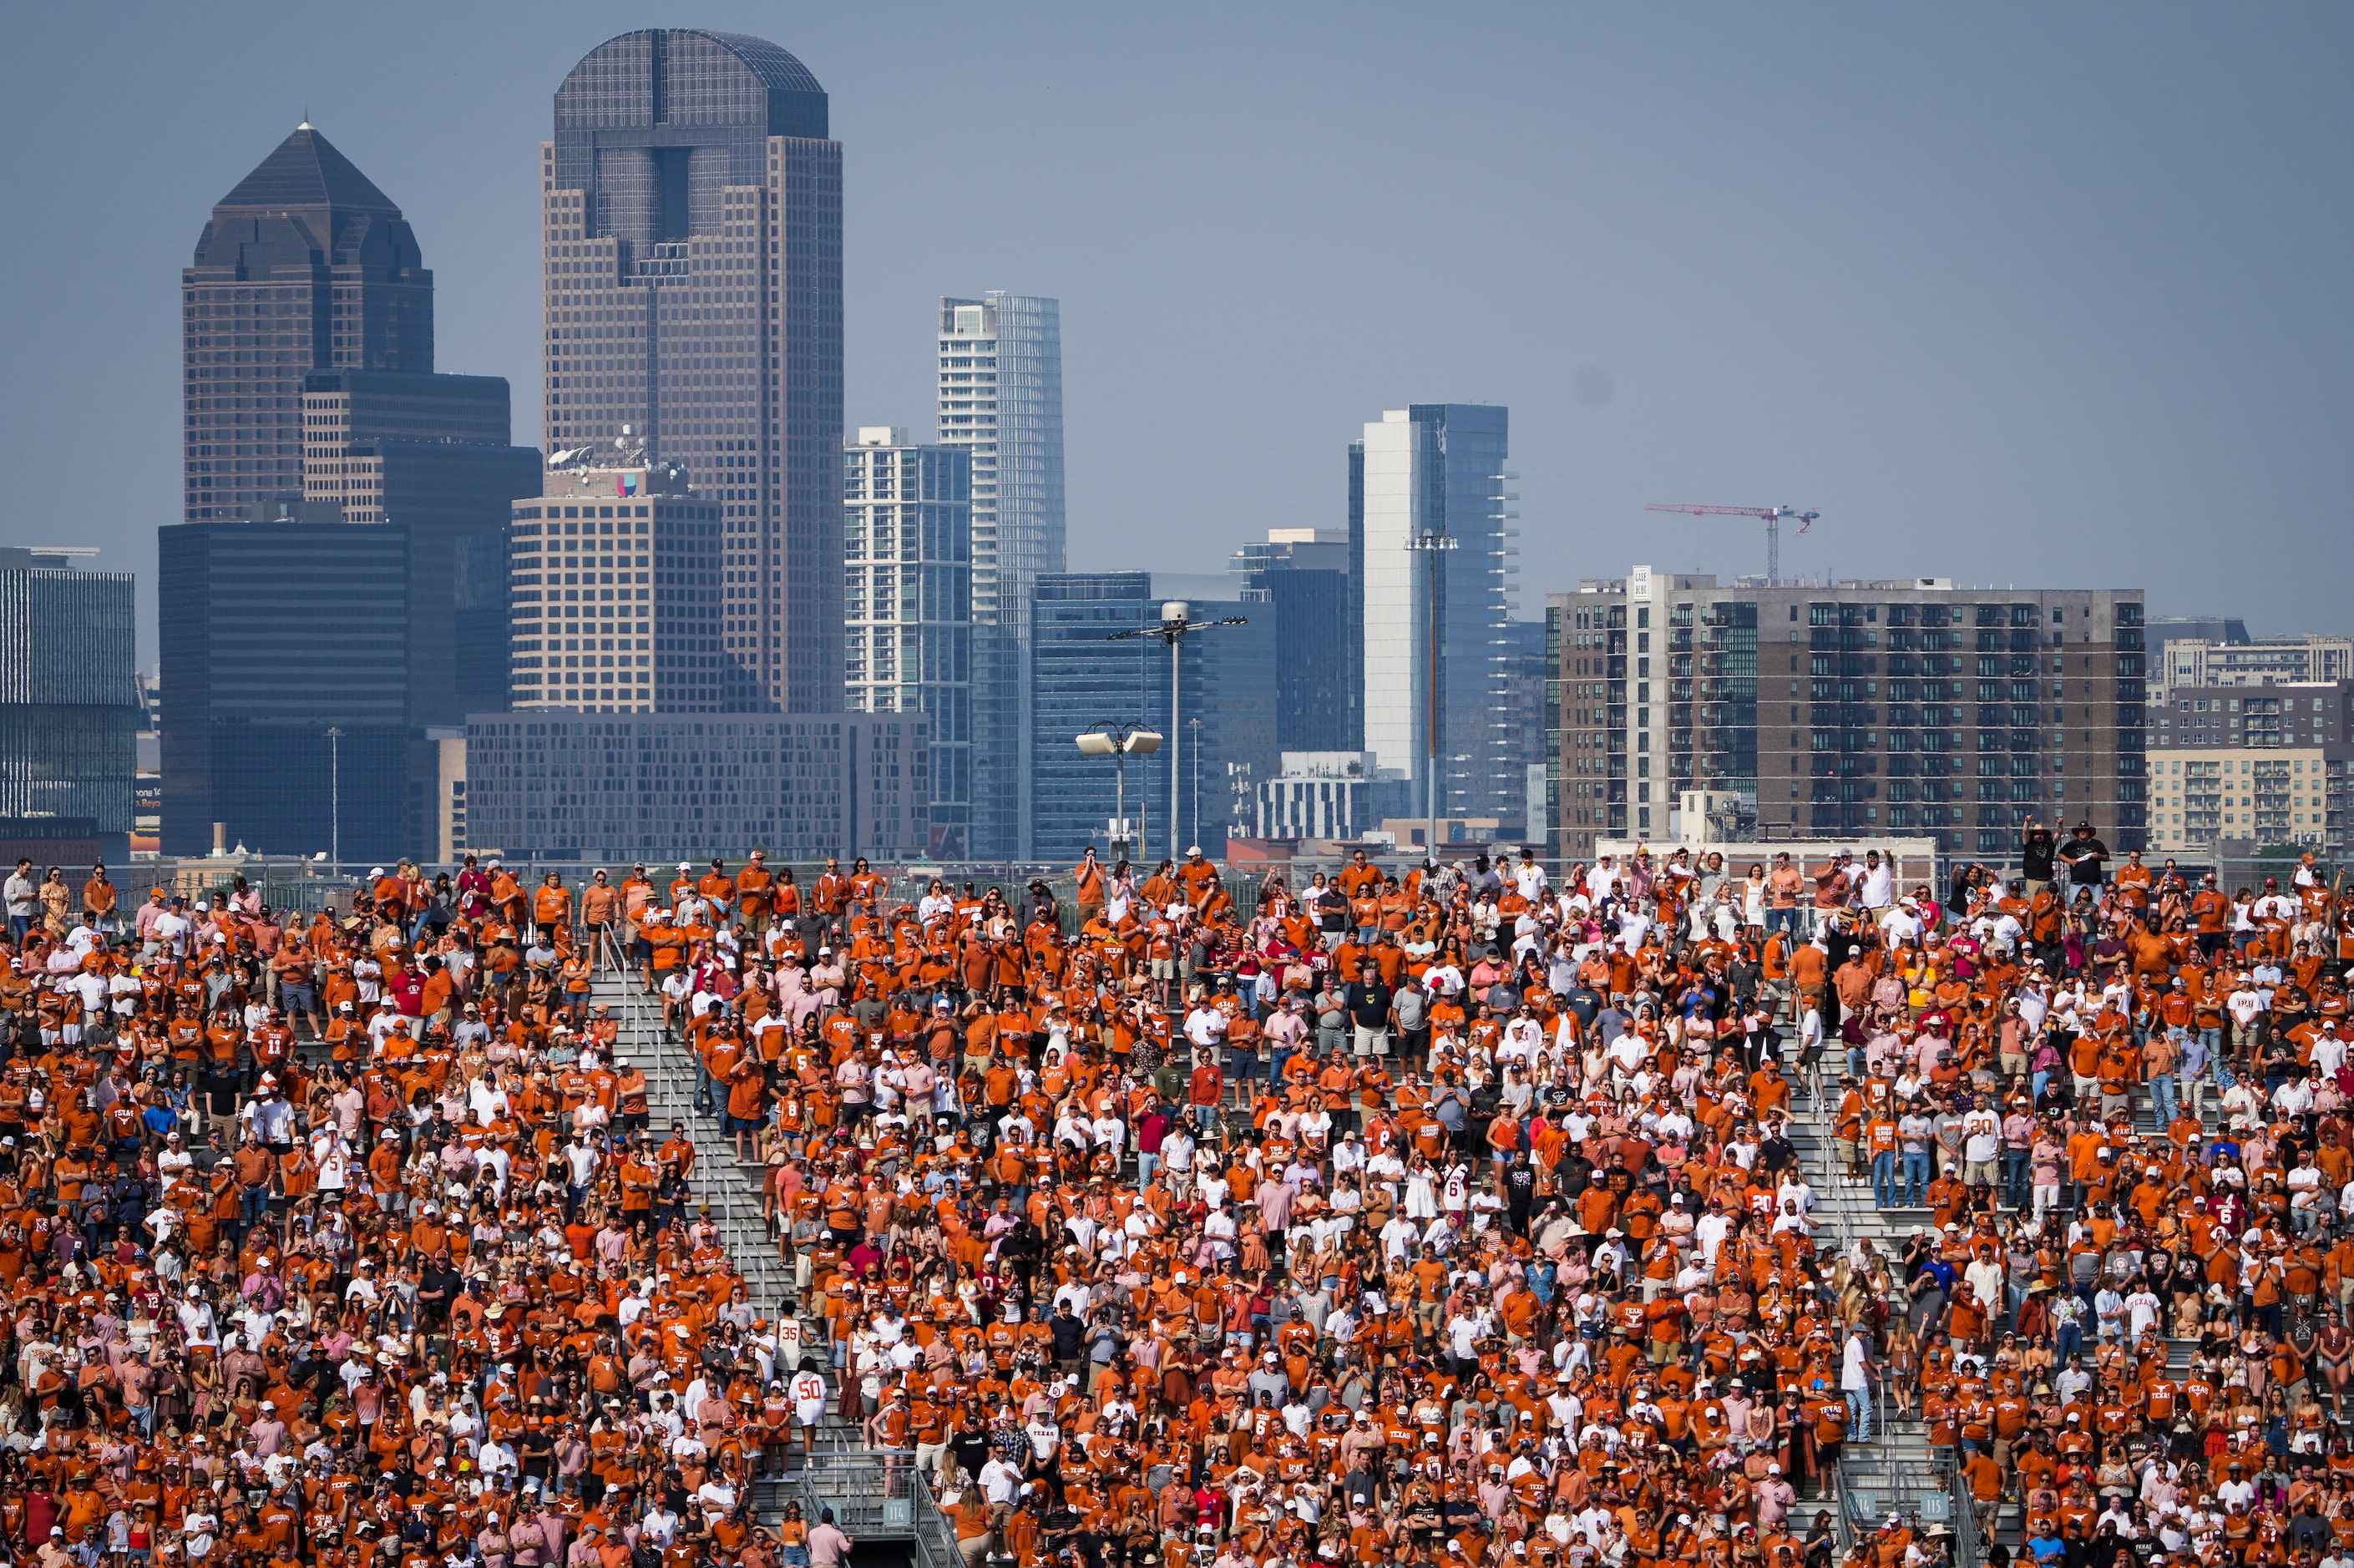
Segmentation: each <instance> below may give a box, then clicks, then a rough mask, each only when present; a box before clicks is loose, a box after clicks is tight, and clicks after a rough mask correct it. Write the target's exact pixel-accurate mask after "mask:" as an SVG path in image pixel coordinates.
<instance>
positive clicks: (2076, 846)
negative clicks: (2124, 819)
mask: <svg viewBox="0 0 2354 1568" xmlns="http://www.w3.org/2000/svg"><path fill="white" fill-rule="evenodd" d="M2060 858H2061V859H2062V860H2064V861H2066V862H2067V863H2068V870H2069V874H2071V875H2073V877H2074V878H2075V879H2076V880H2077V881H2078V882H2098V881H2100V880H2101V867H2102V866H2104V865H2105V864H2106V863H2108V858H2109V846H2108V845H2106V844H2105V843H2103V842H2101V841H2100V837H2099V835H2098V834H2094V833H2087V834H2085V835H2084V837H2082V838H2071V839H2070V840H2069V841H2068V842H2066V843H2064V844H2062V845H2061V846H2060Z"/></svg>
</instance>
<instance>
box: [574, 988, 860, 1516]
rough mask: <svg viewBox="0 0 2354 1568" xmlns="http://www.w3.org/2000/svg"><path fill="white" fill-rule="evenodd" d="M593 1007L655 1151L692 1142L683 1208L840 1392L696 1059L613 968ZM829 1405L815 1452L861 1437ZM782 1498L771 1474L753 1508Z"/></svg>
mask: <svg viewBox="0 0 2354 1568" xmlns="http://www.w3.org/2000/svg"><path fill="white" fill-rule="evenodd" d="M591 1001H592V1002H593V1003H595V1004H599V1005H602V1006H605V1007H608V1008H610V1009H611V1010H612V1014H613V1016H614V1017H615V1018H616V1019H618V1020H620V1039H619V1042H618V1047H617V1049H616V1052H615V1056H616V1059H617V1060H620V1061H625V1062H628V1063H630V1064H631V1065H634V1066H637V1067H640V1068H642V1069H643V1070H644V1072H645V1075H646V1108H647V1111H648V1113H649V1117H650V1120H649V1122H648V1124H647V1134H648V1136H649V1138H650V1139H652V1141H653V1143H654V1144H655V1145H656V1146H659V1145H660V1144H661V1143H662V1142H663V1140H664V1139H667V1138H669V1136H670V1133H671V1128H673V1127H674V1126H681V1127H684V1128H685V1129H686V1136H687V1140H688V1141H689V1142H691V1143H693V1144H694V1145H695V1169H694V1171H693V1172H692V1173H691V1174H690V1176H689V1177H688V1186H689V1188H690V1190H691V1191H692V1192H693V1199H692V1203H691V1208H690V1212H691V1213H692V1212H695V1210H699V1209H700V1208H702V1207H705V1206H707V1207H708V1208H709V1209H710V1211H711V1218H712V1220H713V1221H714V1222H715V1223H716V1224H717V1225H718V1227H719V1232H720V1237H721V1241H722V1244H723V1245H725V1246H726V1249H727V1255H728V1256H729V1257H730V1258H731V1259H733V1260H734V1262H735V1265H736V1268H737V1273H738V1274H740V1275H741V1276H742V1277H743V1278H744V1283H745V1286H746V1288H747V1290H748V1293H749V1294H750V1297H751V1300H752V1306H753V1310H754V1315H755V1316H756V1317H759V1318H766V1319H771V1320H779V1319H785V1318H794V1319H796V1320H797V1321H798V1322H799V1324H800V1326H801V1345H802V1352H801V1353H802V1356H803V1357H804V1358H805V1359H811V1360H814V1361H816V1363H817V1365H818V1366H819V1368H820V1369H821V1370H822V1372H824V1374H825V1379H826V1383H827V1387H828V1389H829V1390H830V1391H833V1392H836V1393H838V1383H839V1374H838V1372H836V1370H835V1368H834V1367H833V1365H832V1351H831V1349H830V1347H829V1346H828V1344H827V1341H826V1326H825V1323H824V1321H823V1320H822V1319H818V1318H813V1317H809V1316H805V1315H803V1312H804V1309H805V1308H807V1306H808V1305H809V1304H808V1303H807V1302H806V1301H802V1300H800V1299H799V1298H797V1297H796V1295H795V1292H794V1289H793V1266H792V1265H791V1264H790V1263H788V1262H787V1261H785V1258H784V1255H783V1252H782V1249H781V1247H780V1246H779V1242H778V1240H777V1239H776V1237H775V1236H773V1235H772V1234H770V1232H769V1224H768V1222H767V1220H766V1219H764V1218H763V1217H762V1213H761V1184H762V1181H763V1180H764V1178H765V1172H764V1171H763V1169H762V1168H761V1166H760V1165H759V1164H758V1162H756V1161H752V1160H737V1158H736V1143H735V1139H732V1138H730V1137H729V1136H728V1135H727V1134H726V1131H725V1130H724V1129H723V1128H722V1127H721V1124H720V1121H719V1118H717V1117H716V1116H700V1115H697V1114H696V1112H695V1062H694V1057H693V1054H692V1053H691V1052H690V1051H689V1050H688V1048H687V1047H686V1045H685V1044H683V1043H682V1042H679V1041H677V1040H674V1039H671V1038H668V1037H666V1036H665V1034H664V1033H663V1027H662V1008H661V1006H660V1004H659V1002H658V1001H655V1000H654V999H651V998H648V997H647V996H646V995H645V994H644V992H643V991H642V988H641V987H640V985H639V984H638V981H637V980H636V979H635V978H634V977H630V978H627V979H624V978H623V977H622V976H620V975H619V974H617V973H615V972H613V971H611V970H607V971H605V972H603V973H601V974H599V976H598V977H597V980H596V984H595V987H594V989H593V991H592V993H591ZM792 1371H793V1369H792V1368H791V1367H789V1366H780V1367H779V1374H778V1375H779V1376H780V1377H789V1376H790V1375H791V1373H792ZM834 1404H835V1402H834V1401H833V1400H832V1399H829V1401H828V1410H827V1414H826V1418H825V1420H824V1422H823V1423H822V1424H821V1425H820V1426H819V1428H818V1430H817V1432H816V1434H815V1440H814V1442H813V1444H812V1445H811V1446H812V1447H813V1448H814V1449H816V1450H817V1451H818V1452H820V1453H825V1452H829V1451H838V1450H842V1449H845V1448H848V1447H851V1446H854V1445H855V1444H856V1443H857V1441H858V1428H857V1426H856V1425H854V1424H853V1423H851V1422H847V1421H843V1420H842V1419H841V1418H840V1416H839V1415H837V1414H834ZM794 1454H795V1457H796V1459H797V1460H798V1459H799V1458H800V1457H801V1450H800V1449H799V1448H796V1449H795V1450H794ZM788 1499H793V1500H804V1501H805V1500H806V1499H804V1497H803V1488H802V1487H801V1486H800V1485H799V1484H797V1482H796V1481H795V1480H794V1479H792V1478H770V1479H768V1480H764V1481H762V1482H761V1483H760V1484H759V1488H758V1493H757V1494H756V1497H755V1504H756V1507H757V1509H758V1511H759V1513H760V1514H761V1516H762V1517H763V1518H769V1519H773V1518H775V1517H776V1516H777V1515H778V1513H779V1511H780V1510H782V1508H783V1506H784V1503H785V1502H786V1501H787V1500H788ZM811 1517H812V1518H814V1517H815V1515H814V1514H813V1513H812V1514H811Z"/></svg>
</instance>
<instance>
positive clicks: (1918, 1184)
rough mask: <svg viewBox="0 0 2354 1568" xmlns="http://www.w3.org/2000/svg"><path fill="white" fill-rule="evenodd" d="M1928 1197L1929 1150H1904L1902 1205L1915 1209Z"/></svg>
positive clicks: (1926, 1200)
mask: <svg viewBox="0 0 2354 1568" xmlns="http://www.w3.org/2000/svg"><path fill="white" fill-rule="evenodd" d="M1928 1198H1929V1151H1928V1150H1925V1149H1924V1150H1910V1149H1908V1150H1905V1151H1904V1206H1905V1207H1906V1208H1908V1209H1917V1208H1919V1207H1920V1206H1921V1205H1922V1204H1923V1203H1925V1202H1928Z"/></svg>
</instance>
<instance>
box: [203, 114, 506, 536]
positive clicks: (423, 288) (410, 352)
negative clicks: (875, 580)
mask: <svg viewBox="0 0 2354 1568" xmlns="http://www.w3.org/2000/svg"><path fill="white" fill-rule="evenodd" d="M180 314H181V334H182V359H183V366H184V369H183V390H184V394H185V397H186V406H187V407H186V420H185V429H186V443H187V451H186V493H187V500H186V519H187V521H189V522H191V523H197V522H203V521H207V520H209V519H214V518H223V517H262V516H273V515H276V509H277V503H280V502H295V501H300V500H301V499H302V471H303V470H302V463H303V450H302V449H303V444H304V443H303V423H302V420H303V412H302V387H303V380H304V377H306V376H309V375H310V373H311V372H313V371H314V370H346V369H348V370H402V371H412V372H429V371H431V370H432V368H433V274H432V273H430V272H429V271H427V270H425V261H424V258H423V257H422V256H421V255H420V254H419V250H418V248H417V237H416V236H415V235H414V234H412V233H410V232H409V228H408V224H407V223H406V222H404V221H403V220H402V218H401V216H400V208H398V207H395V206H394V205H393V204H392V200H391V198H390V197H388V196H386V195H385V194H384V193H383V192H382V191H380V190H378V189H376V185H375V184H374V183H373V182H372V181H370V180H369V178H368V177H367V176H366V175H364V174H362V173H360V172H359V170H358V169H356V168H355V167H353V166H352V162H351V160H350V159H348V158H346V157H345V156H344V155H343V154H341V153H339V152H337V151H336V150H335V149H334V146H333V145H332V144H331V143H329V142H328V141H327V139H326V138H325V137H324V136H322V135H320V134H319V132H317V131H315V130H313V128H312V126H311V123H310V122H308V121H305V122H302V124H301V125H300V126H298V127H296V128H295V131H294V132H293V134H292V135H290V136H288V137H287V138H286V140H285V141H283V142H281V143H279V144H278V147H277V150H276V151H274V152H272V153H271V154H270V156H268V157H267V158H264V159H263V160H262V161H261V163H260V166H258V167H257V168H255V169H254V171H253V172H252V173H251V174H249V175H246V176H245V178H244V179H242V180H240V181H239V182H238V185H237V188H236V189H235V190H232V191H230V192H229V193H228V196H223V197H222V198H221V200H220V202H219V204H218V205H217V206H216V207H214V208H213V216H212V220H211V221H210V222H209V223H207V225H206V226H205V231H204V233H203V234H202V235H200V236H199V237H198V238H197V239H196V260H194V262H193V263H191V264H190V265H189V266H188V267H187V268H186V270H184V271H182V272H181V274H180ZM499 440H500V442H501V444H503V445H504V442H505V440H506V438H505V435H504V431H502V433H501V435H500V437H499Z"/></svg>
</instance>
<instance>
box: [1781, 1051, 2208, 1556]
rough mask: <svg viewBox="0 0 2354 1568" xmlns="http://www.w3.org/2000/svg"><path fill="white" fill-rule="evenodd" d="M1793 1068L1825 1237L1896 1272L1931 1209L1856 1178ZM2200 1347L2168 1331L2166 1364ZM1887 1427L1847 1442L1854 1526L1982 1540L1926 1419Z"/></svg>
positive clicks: (1800, 1139) (1801, 1148)
mask: <svg viewBox="0 0 2354 1568" xmlns="http://www.w3.org/2000/svg"><path fill="white" fill-rule="evenodd" d="M1824 1065H1825V1067H1826V1068H1827V1069H1829V1071H1828V1072H1827V1074H1826V1082H1825V1083H1824V1085H1823V1089H1824V1093H1825V1096H1826V1098H1827V1099H1835V1097H1836V1096H1837V1095H1838V1093H1839V1090H1838V1073H1837V1068H1836V1058H1826V1060H1825V1063H1824ZM1790 1077H1791V1078H1792V1080H1793V1082H1794V1084H1796V1085H1797V1087H1796V1088H1795V1090H1794V1093H1793V1100H1792V1117H1791V1124H1790V1141H1791V1144H1792V1146H1793V1147H1794V1148H1795V1149H1796V1150H1797V1154H1798V1160H1799V1164H1800V1167H1801V1169H1803V1170H1804V1171H1806V1173H1807V1180H1808V1184H1809V1185H1810V1186H1812V1187H1813V1188H1814V1190H1815V1211H1814V1212H1815V1219H1816V1229H1815V1236H1816V1240H1817V1242H1818V1243H1819V1244H1829V1243H1831V1242H1834V1241H1836V1242H1837V1243H1838V1244H1839V1245H1840V1246H1841V1247H1843V1248H1844V1247H1847V1246H1850V1245H1853V1244H1854V1243H1856V1242H1858V1241H1861V1240H1864V1239H1869V1240H1870V1241H1871V1242H1872V1245H1874V1247H1875V1248H1877V1249H1878V1251H1879V1252H1880V1253H1881V1254H1882V1255H1883V1256H1885V1257H1886V1258H1888V1260H1889V1263H1890V1268H1891V1272H1892V1273H1894V1272H1896V1271H1897V1269H1898V1266H1899V1262H1900V1260H1901V1259H1902V1258H1903V1253H1904V1248H1905V1246H1906V1245H1907V1244H1908V1243H1909V1241H1910V1240H1911V1238H1912V1234H1913V1232H1914V1229H1915V1228H1916V1227H1922V1228H1925V1227H1927V1226H1929V1225H1931V1224H1934V1221H1933V1220H1932V1218H1931V1215H1930V1212H1929V1210H1928V1209H1926V1208H1903V1207H1895V1208H1887V1209H1883V1208H1881V1207H1879V1206H1878V1205H1877V1204H1876V1203H1875V1202H1873V1198H1872V1181H1871V1178H1870V1176H1869V1175H1866V1176H1865V1177H1863V1178H1861V1180H1857V1181H1850V1180H1849V1179H1848V1177H1847V1175H1846V1172H1845V1170H1844V1167H1843V1165H1842V1164H1841V1162H1840V1160H1839V1158H1838V1155H1837V1152H1836V1150H1834V1148H1833V1146H1832V1142H1831V1139H1830V1134H1829V1118H1828V1116H1826V1115H1825V1114H1824V1109H1826V1108H1828V1107H1818V1105H1817V1103H1816V1100H1815V1097H1814V1096H1813V1094H1812V1093H1811V1092H1810V1091H1809V1090H1808V1087H1807V1086H1806V1085H1805V1083H1804V1080H1803V1078H1802V1077H1801V1075H1798V1074H1796V1073H1792V1074H1790ZM2134 1120H2135V1124H2136V1128H2137V1131H2138V1132H2140V1133H2141V1134H2142V1135H2143V1136H2145V1137H2150V1136H2155V1135H2156V1134H2158V1132H2159V1131H2161V1130H2162V1129H2161V1128H2159V1126H2158V1117H2157V1113H2156V1111H2155V1109H2154V1107H2152V1106H2151V1105H2150V1104H2149V1103H2147V1100H2146V1099H2140V1100H2139V1102H2138V1103H2137V1106H2136V1107H2135V1116H2134ZM2066 1218H2067V1215H2066V1214H2065V1213H2062V1214H2061V1215H2060V1216H2059V1220H2060V1221H2061V1222H2062V1223H2064V1221H2065V1219H2066ZM2196 1351H2197V1342H2196V1341H2195V1340H2185V1339H2169V1340H2168V1341H2167V1363H2168V1367H2169V1369H2170V1370H2171V1375H2173V1376H2174V1377H2176V1378H2181V1377H2184V1376H2186V1375H2187V1374H2188V1373H2189V1371H2190V1362H2191V1360H2192V1357H2193V1355H2194V1354H2195V1352H2196ZM1886 1404H1887V1402H1886V1400H1885V1399H1884V1398H1883V1399H1882V1400H1880V1401H1879V1403H1878V1405H1877V1410H1878V1411H1879V1412H1881V1413H1884V1412H1885V1409H1886ZM1882 1427H1883V1429H1877V1430H1875V1432H1874V1435H1873V1436H1874V1437H1875V1439H1876V1441H1874V1442H1872V1443H1871V1444H1868V1445H1861V1444H1855V1443H1850V1444H1849V1445H1848V1448H1849V1453H1848V1457H1847V1458H1848V1462H1847V1464H1846V1465H1845V1467H1844V1469H1845V1471H1846V1479H1847V1485H1848V1487H1849V1497H1848V1499H1847V1507H1846V1509H1845V1510H1844V1513H1845V1519H1844V1520H1842V1522H1843V1523H1845V1524H1847V1525H1848V1526H1849V1527H1850V1528H1851V1529H1861V1530H1863V1531H1869V1530H1871V1529H1872V1528H1873V1527H1874V1526H1875V1525H1876V1524H1877V1523H1878V1522H1879V1521H1880V1520H1882V1519H1884V1518H1885V1517H1886V1516H1887V1515H1888V1514H1889V1513H1890V1512H1903V1513H1905V1514H1907V1515H1909V1516H1910V1517H1912V1518H1913V1519H1914V1521H1915V1522H1916V1524H1920V1525H1926V1524H1929V1523H1935V1522H1944V1523H1948V1524H1950V1525H1952V1526H1953V1527H1954V1528H1955V1529H1956V1531H1957V1533H1961V1534H1963V1535H1964V1536H1965V1538H1966V1539H1974V1538H1975V1534H1976V1531H1975V1529H1974V1527H1971V1526H1969V1525H1968V1524H1967V1521H1965V1520H1963V1519H1962V1518H1961V1517H1960V1514H1961V1511H1962V1510H1963V1508H1964V1504H1963V1502H1962V1499H1961V1498H1960V1495H1959V1491H1958V1488H1955V1489H1954V1491H1953V1495H1951V1496H1950V1497H1948V1496H1946V1495H1945V1489H1946V1487H1947V1486H1950V1485H1951V1483H1952V1481H1953V1480H1954V1477H1953V1475H1952V1472H1951V1470H1950V1469H1949V1468H1948V1465H1949V1464H1950V1462H1951V1461H1950V1459H1949V1457H1948V1456H1947V1454H1946V1453H1945V1452H1942V1451H1940V1452H1933V1451H1932V1450H1931V1449H1930V1447H1929V1443H1928V1435H1927V1430H1926V1428H1925V1425H1923V1423H1921V1422H1920V1421H1918V1420H1917V1419H1916V1420H1905V1421H1895V1422H1883V1424H1882ZM2022 1514H2023V1509H2022V1507H2021V1505H2020V1500H2019V1499H2016V1498H2006V1499H2004V1500H2003V1502H2002V1504H2001V1505H2000V1507H1999V1509H1998V1510H1996V1514H1995V1524H1994V1531H1993V1539H1992V1541H1990V1542H1986V1543H1984V1544H1986V1545H1991V1544H1993V1543H1994V1542H2002V1543H2003V1544H2005V1545H2007V1546H2009V1548H2010V1549H2011V1551H2012V1552H2013V1553H2014V1554H2016V1553H2017V1552H2018V1551H2019V1549H2020V1545H2021V1544H2022V1531H2021V1524H2022ZM1808 1517H1811V1514H1809V1515H1808ZM1980 1554H1981V1555H1982V1554H1983V1552H1982V1551H1981V1553H1980ZM1962 1568H1974V1564H1971V1563H1964V1564H1963V1565H1962Z"/></svg>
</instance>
